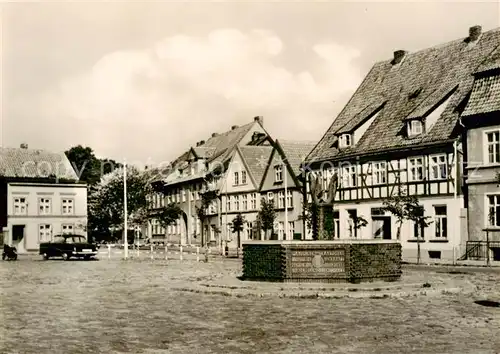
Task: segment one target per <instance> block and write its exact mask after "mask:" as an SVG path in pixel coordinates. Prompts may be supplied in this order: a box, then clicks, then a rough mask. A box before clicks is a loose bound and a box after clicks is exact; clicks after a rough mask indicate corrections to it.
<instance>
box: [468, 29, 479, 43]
mask: <svg viewBox="0 0 500 354" xmlns="http://www.w3.org/2000/svg"><path fill="white" fill-rule="evenodd" d="M481 32H482V27H481V26H472V27H471V28H469V37H468V38H467V42H475V41H477V40H478V39H479V37H480V36H481Z"/></svg>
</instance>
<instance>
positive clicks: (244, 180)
mask: <svg viewBox="0 0 500 354" xmlns="http://www.w3.org/2000/svg"><path fill="white" fill-rule="evenodd" d="M241 184H247V171H241Z"/></svg>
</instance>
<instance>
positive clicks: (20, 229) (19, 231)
mask: <svg viewBox="0 0 500 354" xmlns="http://www.w3.org/2000/svg"><path fill="white" fill-rule="evenodd" d="M25 230H26V225H12V246H13V247H16V248H17V249H19V244H21V243H22V244H23V246H24V237H25V234H24V233H25ZM23 248H25V247H23Z"/></svg>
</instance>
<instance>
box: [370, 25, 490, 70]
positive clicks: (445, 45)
mask: <svg viewBox="0 0 500 354" xmlns="http://www.w3.org/2000/svg"><path fill="white" fill-rule="evenodd" d="M494 32H500V27H495V28H492V29H490V30H488V31H486V32H482V33H481V37H480V38H479V41H481V38H482V37H484V35H486V34H491V33H494ZM464 39H467V37H461V38H457V39H453V40H450V41H447V42H442V43H438V44H435V45H432V46H430V47H424V48H420V49H417V50H415V51H407V53H406V55H407V56H411V55H416V54H418V53H421V52H424V51H427V50H428V51H430V50H438V49H442V48H444V47H447V46H451V45H453V44H456V43H459V42H463V41H464ZM393 59H394V58H390V59H384V60H379V61H376V62H375V64H374V65H373V66H375V65H377V64H385V63H389V62H391V61H392V60H393Z"/></svg>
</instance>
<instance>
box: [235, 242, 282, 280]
mask: <svg viewBox="0 0 500 354" xmlns="http://www.w3.org/2000/svg"><path fill="white" fill-rule="evenodd" d="M284 251H285V250H284V249H283V248H282V247H281V245H279V244H273V243H270V244H265V243H257V244H252V245H249V244H248V243H244V244H243V277H245V278H251V279H255V280H274V281H276V280H278V281H279V280H281V279H283V278H284V271H285V268H284V266H283V263H284V262H283V259H284V257H285V252H284Z"/></svg>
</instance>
